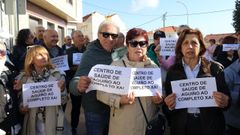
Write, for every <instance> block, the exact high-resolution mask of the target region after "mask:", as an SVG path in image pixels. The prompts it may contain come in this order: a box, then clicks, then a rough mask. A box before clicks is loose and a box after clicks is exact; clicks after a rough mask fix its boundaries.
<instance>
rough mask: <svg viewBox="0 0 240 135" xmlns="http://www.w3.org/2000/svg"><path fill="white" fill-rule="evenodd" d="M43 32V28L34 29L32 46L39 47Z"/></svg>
mask: <svg viewBox="0 0 240 135" xmlns="http://www.w3.org/2000/svg"><path fill="white" fill-rule="evenodd" d="M44 32H45V28H44V27H43V26H41V25H39V26H37V27H35V32H34V35H35V38H34V44H35V45H41V44H43V33H44Z"/></svg>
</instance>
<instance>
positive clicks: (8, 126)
mask: <svg viewBox="0 0 240 135" xmlns="http://www.w3.org/2000/svg"><path fill="white" fill-rule="evenodd" d="M6 55H7V52H6V46H5V45H4V43H3V42H0V129H2V130H4V131H5V132H6V135H16V134H18V132H19V130H20V128H21V126H20V119H19V117H20V116H19V111H18V98H17V93H16V92H15V91H13V82H14V78H15V74H14V73H13V71H11V70H9V69H8V67H6V66H5V62H6V59H7V56H6Z"/></svg>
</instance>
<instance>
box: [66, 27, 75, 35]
mask: <svg viewBox="0 0 240 135" xmlns="http://www.w3.org/2000/svg"><path fill="white" fill-rule="evenodd" d="M73 31H74V29H72V28H68V31H67V35H70V36H71V34H72V32H73Z"/></svg>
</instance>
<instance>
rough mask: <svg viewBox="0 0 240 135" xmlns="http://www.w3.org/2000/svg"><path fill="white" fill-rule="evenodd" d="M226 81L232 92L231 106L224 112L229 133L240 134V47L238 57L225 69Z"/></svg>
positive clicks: (229, 134) (230, 134) (232, 134)
mask: <svg viewBox="0 0 240 135" xmlns="http://www.w3.org/2000/svg"><path fill="white" fill-rule="evenodd" d="M224 75H225V81H226V83H227V85H228V88H229V90H230V93H231V97H232V102H231V107H230V108H229V109H228V110H227V111H226V112H225V113H224V114H225V120H226V124H227V135H240V48H239V49H238V59H237V60H235V62H233V63H232V64H231V65H230V66H228V67H227V68H225V69H224Z"/></svg>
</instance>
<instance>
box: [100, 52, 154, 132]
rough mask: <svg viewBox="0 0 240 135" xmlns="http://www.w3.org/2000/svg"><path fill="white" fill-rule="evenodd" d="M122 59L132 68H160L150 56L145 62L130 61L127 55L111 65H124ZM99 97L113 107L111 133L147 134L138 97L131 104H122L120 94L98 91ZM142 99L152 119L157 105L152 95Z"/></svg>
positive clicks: (148, 115)
mask: <svg viewBox="0 0 240 135" xmlns="http://www.w3.org/2000/svg"><path fill="white" fill-rule="evenodd" d="M122 60H123V61H124V62H125V63H126V66H127V67H131V68H158V66H157V65H155V64H154V63H153V62H152V61H151V60H150V59H149V58H147V60H146V61H145V62H130V61H129V60H128V58H127V56H126V55H125V56H124V57H123V58H122V59H120V60H118V61H114V62H113V63H112V64H111V65H114V66H124V64H123V61H122ZM97 99H98V100H100V101H101V102H103V103H105V104H107V105H109V106H110V108H111V114H110V123H109V135H145V129H146V126H147V124H146V121H145V119H144V115H143V112H142V110H141V107H140V104H139V102H138V100H137V98H136V99H135V102H134V103H133V104H131V105H120V96H119V95H115V94H110V93H105V92H102V91H97ZM140 99H141V102H142V104H143V108H144V111H145V112H146V115H147V118H148V120H151V119H152V118H153V117H154V116H155V115H156V113H157V105H155V104H154V103H153V102H152V100H151V97H141V98H140Z"/></svg>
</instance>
